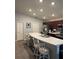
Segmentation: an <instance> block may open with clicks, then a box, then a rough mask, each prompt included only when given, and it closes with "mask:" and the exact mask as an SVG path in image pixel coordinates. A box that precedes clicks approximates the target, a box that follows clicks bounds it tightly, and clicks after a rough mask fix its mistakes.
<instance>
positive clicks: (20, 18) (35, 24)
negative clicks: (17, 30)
mask: <svg viewBox="0 0 79 59" xmlns="http://www.w3.org/2000/svg"><path fill="white" fill-rule="evenodd" d="M15 20H16V23H17V22H23V24H24V34H25V33H27V31H26V23H27V22H31V27H32V32H40V31H41V29H42V24H43V21H42V20H39V19H36V18H33V17H29V16H26V15H24V14H21V13H15Z"/></svg>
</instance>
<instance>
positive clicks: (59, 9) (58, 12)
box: [15, 0, 63, 20]
mask: <svg viewBox="0 0 79 59" xmlns="http://www.w3.org/2000/svg"><path fill="white" fill-rule="evenodd" d="M51 2H55V4H54V5H51ZM29 9H31V10H32V11H31V12H29ZM40 9H43V12H40ZM15 11H16V12H19V13H23V14H25V15H29V16H32V17H36V18H39V19H45V20H50V19H58V18H63V0H43V2H42V3H40V2H39V0H15ZM33 13H35V15H33ZM52 14H54V16H52Z"/></svg>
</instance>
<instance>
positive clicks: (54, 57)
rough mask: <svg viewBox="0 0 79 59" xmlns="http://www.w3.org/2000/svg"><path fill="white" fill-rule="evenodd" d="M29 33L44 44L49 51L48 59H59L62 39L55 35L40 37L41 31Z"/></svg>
mask: <svg viewBox="0 0 79 59" xmlns="http://www.w3.org/2000/svg"><path fill="white" fill-rule="evenodd" d="M29 35H30V36H31V37H33V38H35V39H37V40H39V41H42V42H44V43H45V44H46V47H47V48H48V49H49V51H50V59H59V47H60V45H62V44H63V40H61V39H58V38H55V37H51V36H48V37H42V36H41V33H29Z"/></svg>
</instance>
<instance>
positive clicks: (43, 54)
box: [39, 43, 50, 59]
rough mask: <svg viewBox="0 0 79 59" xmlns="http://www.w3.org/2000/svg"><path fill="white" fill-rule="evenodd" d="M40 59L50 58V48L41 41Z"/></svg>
mask: <svg viewBox="0 0 79 59" xmlns="http://www.w3.org/2000/svg"><path fill="white" fill-rule="evenodd" d="M39 53H40V54H39V59H50V56H49V50H48V49H47V48H46V47H45V43H40V47H39Z"/></svg>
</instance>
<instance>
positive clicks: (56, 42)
mask: <svg viewBox="0 0 79 59" xmlns="http://www.w3.org/2000/svg"><path fill="white" fill-rule="evenodd" d="M29 35H30V36H32V37H34V38H36V39H38V40H41V41H43V42H47V43H49V44H53V45H61V44H63V40H62V39H59V38H55V37H51V36H50V37H42V36H41V34H40V33H29Z"/></svg>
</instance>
